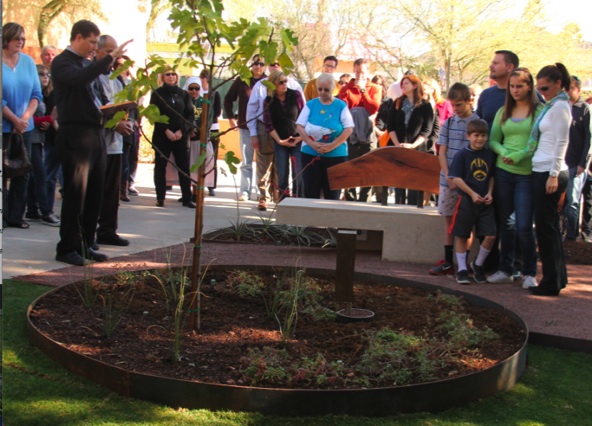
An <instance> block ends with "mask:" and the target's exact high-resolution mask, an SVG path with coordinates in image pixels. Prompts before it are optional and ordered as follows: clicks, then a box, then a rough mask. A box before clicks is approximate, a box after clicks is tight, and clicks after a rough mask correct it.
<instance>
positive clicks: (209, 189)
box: [208, 188, 216, 197]
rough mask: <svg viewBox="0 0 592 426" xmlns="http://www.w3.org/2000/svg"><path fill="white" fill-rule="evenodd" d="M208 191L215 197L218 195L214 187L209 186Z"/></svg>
mask: <svg viewBox="0 0 592 426" xmlns="http://www.w3.org/2000/svg"><path fill="white" fill-rule="evenodd" d="M208 192H209V194H210V197H215V196H216V191H215V190H214V188H208Z"/></svg>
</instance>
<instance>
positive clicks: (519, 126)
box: [489, 105, 543, 175]
mask: <svg viewBox="0 0 592 426" xmlns="http://www.w3.org/2000/svg"><path fill="white" fill-rule="evenodd" d="M542 107H543V106H542V105H539V106H538V107H537V109H536V112H535V116H534V119H533V118H532V117H530V116H529V117H526V118H525V119H523V120H518V121H516V120H512V118H508V119H507V120H506V122H505V123H503V124H502V114H503V113H504V107H501V108H500V109H499V110H498V112H497V114H496V115H495V119H494V120H493V124H492V126H491V134H490V139H489V148H490V149H491V150H492V151H493V152H495V153H496V154H497V161H496V164H495V165H496V167H498V168H500V169H502V170H505V171H507V172H509V173H514V174H517V175H529V174H531V173H532V155H533V153H532V152H531V153H529V152H526V145H527V143H528V138H529V136H530V131H531V130H532V126H533V125H534V122H535V120H536V117H537V116H538V115H539V114H540V112H541V110H542ZM502 157H508V158H511V159H512V160H514V164H506V163H504V161H503V159H502Z"/></svg>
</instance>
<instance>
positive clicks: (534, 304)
mask: <svg viewBox="0 0 592 426" xmlns="http://www.w3.org/2000/svg"><path fill="white" fill-rule="evenodd" d="M581 244H584V243H581ZM590 246H591V244H587V245H586V246H585V247H584V250H586V249H588V250H589V247H590ZM576 247H579V244H577V245H576ZM192 248H193V247H192V245H191V244H189V243H186V244H179V245H177V246H173V247H167V248H161V249H156V250H150V251H147V252H142V253H135V254H130V255H128V256H122V257H120V258H113V259H111V260H110V261H109V262H106V263H103V264H95V265H94V266H93V273H94V274H95V276H97V277H98V276H102V275H111V274H115V273H117V272H118V271H121V270H122V269H123V270H142V269H155V268H165V267H167V265H168V256H169V254H170V255H171V256H172V262H173V264H177V265H178V264H180V263H181V262H182V259H185V263H186V264H187V263H188V262H189V260H188V259H189V258H190V256H189V254H190V253H191V250H192ZM571 252H572V249H571V248H569V247H567V246H566V257H568V258H569V256H570V253H571ZM573 252H576V251H575V250H573ZM335 253H336V252H335V250H334V249H318V248H303V249H299V248H297V247H291V246H270V245H254V244H230V243H212V242H205V243H204V244H203V249H202V264H203V265H206V264H209V263H211V264H213V265H233V266H238V265H276V266H295V265H300V266H305V267H307V268H319V269H327V270H334V269H335V262H336V256H335ZM586 259H589V257H587V256H586V257H585V259H584V260H586ZM430 266H431V265H422V264H408V263H405V264H403V263H395V262H383V261H381V259H380V255H379V254H378V253H368V252H361V253H357V254H356V271H357V272H367V273H374V274H377V275H387V276H394V277H398V278H402V279H407V280H412V281H417V282H424V283H428V284H433V285H437V286H441V287H445V288H451V289H454V290H462V291H464V292H466V293H469V294H475V295H478V296H481V297H484V298H486V299H489V300H492V301H493V302H496V303H499V304H500V305H502V306H504V307H506V308H508V309H510V310H511V311H513V312H515V313H517V314H518V315H520V316H521V317H522V318H523V319H524V320H525V321H526V323H527V325H528V327H529V329H530V331H531V332H537V333H541V334H544V335H550V336H560V337H568V338H574V339H583V340H587V341H592V266H591V265H581V264H574V263H573V262H572V263H568V265H567V270H568V277H569V283H568V286H567V288H565V289H564V290H562V292H561V294H560V296H559V297H555V298H549V297H547V298H546V297H538V296H532V295H530V294H529V293H528V292H527V291H526V290H524V289H522V288H521V283H520V282H515V283H513V284H502V285H491V284H478V285H477V284H476V285H470V286H462V287H461V286H459V285H458V284H457V283H456V282H455V281H454V279H453V278H452V277H451V276H441V277H434V276H430V275H428V274H427V270H428V269H429V267H430ZM539 271H541V266H540V264H539ZM539 273H540V272H539ZM83 278H84V271H83V268H79V267H67V268H62V269H57V270H53V271H48V272H43V273H38V274H32V275H26V276H21V277H19V278H18V279H21V280H23V281H29V282H33V283H38V284H43V285H49V286H61V285H64V284H68V283H72V282H76V281H80V280H82V279H83ZM538 278H540V275H539V277H538Z"/></svg>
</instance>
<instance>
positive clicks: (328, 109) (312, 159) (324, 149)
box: [296, 73, 354, 200]
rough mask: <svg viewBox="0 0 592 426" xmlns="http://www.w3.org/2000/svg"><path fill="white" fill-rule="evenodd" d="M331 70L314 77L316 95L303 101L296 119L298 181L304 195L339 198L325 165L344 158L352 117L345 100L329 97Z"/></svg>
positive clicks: (340, 161)
mask: <svg viewBox="0 0 592 426" xmlns="http://www.w3.org/2000/svg"><path fill="white" fill-rule="evenodd" d="M334 86H335V79H334V78H333V75H332V74H327V73H324V74H321V75H320V76H319V77H318V78H317V91H318V92H319V97H318V98H315V99H311V100H310V101H308V102H307V103H306V105H305V106H304V108H302V112H301V113H300V115H299V116H298V120H296V127H297V129H298V134H299V135H300V136H301V137H302V149H301V151H302V152H301V153H300V155H301V158H302V182H303V186H304V196H305V197H306V198H321V191H322V193H323V196H324V198H325V199H327V200H339V197H340V195H341V190H339V189H338V190H332V189H331V187H330V186H329V178H328V175H327V169H328V168H329V167H331V166H334V165H335V164H340V163H343V162H344V161H347V143H346V141H347V138H348V137H349V136H350V135H351V134H352V131H353V129H354V121H353V118H352V116H351V113H350V112H349V109H348V108H347V105H346V103H345V102H343V101H342V100H341V99H336V98H334V97H333V88H334Z"/></svg>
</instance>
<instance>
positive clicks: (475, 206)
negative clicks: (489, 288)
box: [448, 119, 497, 284]
mask: <svg viewBox="0 0 592 426" xmlns="http://www.w3.org/2000/svg"><path fill="white" fill-rule="evenodd" d="M488 134H489V129H488V127H487V123H486V122H485V121H484V120H481V119H477V120H473V121H471V122H469V123H468V124H467V138H468V139H469V144H470V145H469V147H467V148H464V149H462V150H461V151H460V152H459V153H458V154H457V155H456V157H454V160H453V161H452V165H451V166H450V169H449V170H448V177H449V178H451V179H453V182H454V184H455V185H456V187H457V191H458V198H459V199H458V203H457V205H456V209H455V211H454V216H453V218H452V224H451V234H452V235H453V236H454V237H456V261H457V264H458V272H457V274H456V282H457V283H459V284H470V282H471V280H470V278H469V272H468V270H467V248H468V246H467V240H468V239H469V237H470V236H471V231H472V229H473V226H474V227H475V233H476V235H477V236H478V237H483V241H482V243H481V247H480V248H479V254H478V255H477V258H476V259H475V260H474V261H473V262H472V263H471V268H472V269H473V279H474V280H475V282H477V283H483V282H485V281H486V279H487V278H486V277H485V273H484V272H483V262H484V261H485V259H486V258H487V255H488V254H489V252H490V251H491V248H492V247H493V243H494V242H495V236H496V234H497V232H496V226H495V212H494V209H493V204H492V203H493V196H492V193H493V171H494V166H495V154H494V153H493V152H492V151H491V150H489V149H487V148H485V144H486V143H487V135H488Z"/></svg>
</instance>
